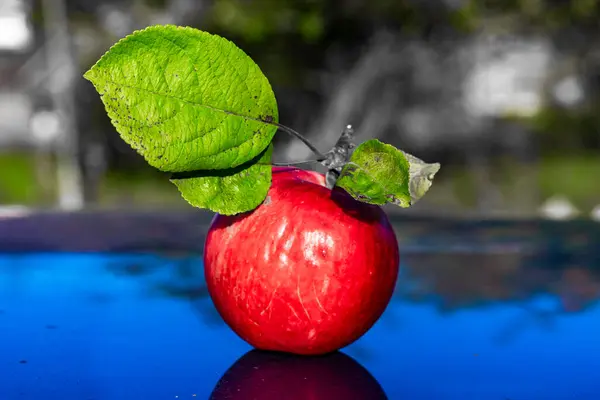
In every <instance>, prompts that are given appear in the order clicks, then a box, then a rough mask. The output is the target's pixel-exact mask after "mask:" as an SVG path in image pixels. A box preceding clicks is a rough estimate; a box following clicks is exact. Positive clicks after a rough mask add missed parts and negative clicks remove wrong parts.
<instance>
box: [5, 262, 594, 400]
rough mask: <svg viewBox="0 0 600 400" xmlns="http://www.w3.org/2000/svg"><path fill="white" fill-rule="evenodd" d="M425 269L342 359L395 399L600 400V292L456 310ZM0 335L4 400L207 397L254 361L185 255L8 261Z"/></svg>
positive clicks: (406, 278) (406, 281) (409, 279)
mask: <svg viewBox="0 0 600 400" xmlns="http://www.w3.org/2000/svg"><path fill="white" fill-rule="evenodd" d="M448 257H450V256H448ZM409 261H410V260H409ZM404 262H406V261H404V260H403V263H404ZM417 264H418V263H416V264H415V265H408V266H407V265H405V264H403V272H404V273H403V276H402V277H401V283H400V286H399V288H398V290H397V295H396V296H395V298H394V299H393V301H392V303H391V305H390V306H389V308H388V310H387V311H386V313H385V314H384V316H383V317H382V319H381V320H380V321H379V322H378V323H377V324H376V326H375V327H374V328H373V329H372V330H371V331H370V332H369V333H368V334H367V335H365V336H364V337H363V338H362V339H361V340H359V341H358V342H356V343H355V344H353V345H351V346H349V347H348V348H346V349H344V350H343V352H344V353H346V354H348V355H350V356H352V357H353V358H354V359H355V360H357V361H358V362H359V363H360V364H362V365H363V366H364V367H365V368H366V369H367V370H368V371H369V372H370V373H371V374H372V375H373V376H374V377H375V378H376V379H377V380H378V381H379V383H380V384H381V386H382V387H383V390H384V391H385V393H386V394H387V396H388V398H390V399H414V400H417V399H439V400H443V399H461V400H465V399H498V400H505V399H511V400H533V399H544V400H554V399H556V400H558V399H584V400H587V399H590V400H591V399H597V398H600V372H598V371H600V308H599V307H598V306H597V305H595V303H594V293H595V292H594V290H595V289H596V288H597V287H596V286H590V288H588V287H584V288H582V287H579V286H577V285H575V286H573V285H571V286H570V287H567V289H565V290H566V291H565V290H562V289H560V288H559V289H560V290H557V292H560V293H566V294H565V295H564V296H562V298H559V297H556V296H555V295H554V294H549V293H544V291H543V290H542V291H539V293H537V294H534V293H535V292H536V291H534V290H533V287H535V285H532V289H531V292H530V293H520V294H519V296H516V295H514V296H513V293H508V295H506V296H504V297H505V298H506V299H505V300H497V299H496V300H493V301H492V300H490V301H483V300H481V299H475V300H478V301H471V302H470V303H469V302H467V301H463V302H462V303H460V302H459V303H460V304H459V305H456V304H454V305H452V306H448V304H447V303H448V301H447V297H448V295H447V294H443V293H445V292H444V290H446V291H447V289H440V290H436V289H435V288H431V286H435V285H434V282H435V281H436V279H437V278H439V277H440V276H442V275H443V274H444V273H445V272H444V269H443V266H441V267H440V268H438V269H434V270H433V272H430V273H429V275H427V274H425V275H426V276H427V278H423V276H425V275H423V276H421V278H420V279H417V278H415V276H414V275H415V270H417V269H418V267H419V266H420V265H425V264H418V265H417ZM482 268H483V266H482ZM498 268H501V267H498ZM586 268H587V267H586ZM423 269H425V267H423ZM538 270H539V269H538ZM421 272H422V271H421ZM436 274H437V275H436ZM436 276H437V278H436ZM561 276H562V275H561ZM442 278H443V277H442ZM458 279H459V280H461V279H465V280H468V277H458ZM532 279H533V280H534V281H535V279H538V278H532ZM561 279H562V278H561ZM442 280H443V279H442ZM561 282H562V280H560V279H557V280H556V282H554V284H555V285H554V286H555V287H558V286H557V285H559V284H560V283H561ZM485 284H489V283H485V282H484V283H482V285H485ZM476 285H477V284H475V286H476ZM582 285H583V286H585V284H582ZM580 286H581V285H580ZM423 287H429V288H428V289H423ZM510 287H513V286H510ZM584 289H585V290H584ZM456 290H457V295H460V293H458V292H461V293H462V292H464V291H465V290H466V289H464V288H462V289H461V288H460V287H459V288H458V289H456ZM561 290H562V291H561ZM590 292H591V293H592V294H591V295H590V294H589V293H590ZM569 293H570V294H569ZM573 293H574V294H573ZM581 293H587V294H586V295H585V296H587V297H585V296H583V297H585V299H584V300H585V301H583V300H581V299H580V300H581V301H579V302H578V303H577V305H579V306H577V307H575V308H573V301H574V300H573V298H574V297H573V296H575V297H577V296H578V297H577V298H581V297H582V295H581ZM417 294H418V295H417ZM499 297H502V296H499ZM517 297H518V298H520V300H518V301H517V300H516V299H517ZM416 298H419V299H420V300H419V301H417V300H415V299H416ZM484 300H485V299H484ZM455 303H456V302H455ZM569 310H570V311H573V312H567V311H569ZM0 333H1V338H2V340H1V341H0V377H1V378H0V399H83V400H86V399H89V400H91V399H95V400H104V399H107V400H113V399H175V398H179V399H194V398H200V399H206V398H208V396H209V394H210V393H211V392H212V390H213V388H214V387H215V385H216V383H217V381H218V380H219V379H220V377H221V376H222V375H223V374H224V373H225V371H226V370H227V369H228V368H229V367H230V366H231V365H232V364H233V363H234V362H235V361H236V360H237V359H238V358H239V357H241V356H242V355H243V354H244V353H246V352H247V351H249V350H250V347H249V346H247V345H246V344H245V343H244V342H242V341H241V340H240V339H238V338H237V336H235V335H234V334H233V333H232V332H231V331H230V330H229V329H228V328H227V327H226V326H225V325H223V323H222V322H221V321H220V319H219V317H218V316H217V315H216V313H215V311H214V309H213V308H212V306H211V303H210V300H209V299H208V297H207V296H206V292H205V290H204V289H203V287H202V270H201V262H200V258H199V257H185V256H181V255H179V256H171V257H167V256H162V257H161V256H151V255H143V256H140V255H100V254H85V255H84V254H24V255H0Z"/></svg>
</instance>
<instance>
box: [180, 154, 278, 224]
mask: <svg viewBox="0 0 600 400" xmlns="http://www.w3.org/2000/svg"><path fill="white" fill-rule="evenodd" d="M272 154H273V145H272V144H270V145H269V146H268V147H267V148H266V149H265V150H264V151H263V152H262V153H261V154H259V155H258V156H257V157H256V158H255V159H253V160H250V161H249V162H247V163H245V164H242V165H240V166H238V167H236V168H229V169H223V170H218V171H196V172H191V173H180V174H175V176H174V177H173V178H172V179H171V182H173V183H174V184H175V185H176V186H177V188H178V189H179V191H180V192H181V195H182V196H183V198H184V199H185V200H186V201H187V202H188V203H190V204H191V205H193V206H196V207H200V208H208V209H210V210H212V211H214V212H218V213H220V214H223V215H233V214H237V213H241V212H246V211H250V210H253V209H254V208H256V207H258V206H259V205H260V203H262V202H263V201H264V199H265V198H266V197H267V192H268V191H269V187H270V186H271V155H272Z"/></svg>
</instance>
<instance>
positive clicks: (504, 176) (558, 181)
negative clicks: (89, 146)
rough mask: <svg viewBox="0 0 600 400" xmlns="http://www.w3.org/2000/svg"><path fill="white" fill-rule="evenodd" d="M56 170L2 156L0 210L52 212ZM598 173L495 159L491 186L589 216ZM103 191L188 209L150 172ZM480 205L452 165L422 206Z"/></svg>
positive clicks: (593, 167) (586, 159)
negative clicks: (559, 201)
mask: <svg viewBox="0 0 600 400" xmlns="http://www.w3.org/2000/svg"><path fill="white" fill-rule="evenodd" d="M40 163H42V165H39V164H40ZM36 164H37V165H36ZM53 166H54V164H53V161H52V160H44V159H41V158H40V157H39V156H36V155H35V154H31V153H26V152H21V153H12V154H0V170H1V171H3V172H8V173H2V174H0V204H23V205H27V206H32V207H48V206H52V205H53V203H54V198H55V195H56V193H55V190H56V189H55V187H56V185H55V176H54V174H53V172H52V171H53ZM598 171H600V157H597V156H596V155H594V154H579V155H552V156H547V157H545V158H543V159H542V160H540V161H539V162H538V163H536V164H530V165H521V164H518V163H516V162H514V160H510V159H496V160H494V161H493V163H492V165H491V167H490V177H491V184H492V185H493V187H494V188H495V190H497V191H498V193H500V196H501V198H502V201H501V208H502V211H519V212H522V211H523V210H519V207H522V202H521V200H522V198H523V197H524V196H525V197H526V195H527V194H526V193H523V192H522V190H523V187H522V185H521V186H519V184H518V181H519V179H520V177H522V176H524V175H530V174H533V176H534V182H535V187H533V188H531V187H528V188H526V189H527V190H532V191H534V192H535V194H536V196H537V197H538V199H539V201H540V202H541V201H544V200H545V199H547V198H549V197H551V196H554V195H562V196H566V197H567V198H568V199H569V201H571V202H572V203H573V204H574V205H575V206H576V207H577V208H579V209H580V210H581V211H582V212H584V213H588V212H589V211H591V209H592V208H593V207H594V206H595V205H597V204H599V203H600V191H599V190H598V187H599V185H598V183H597V182H598V177H597V174H598ZM595 182H596V183H595ZM98 185H99V186H98V190H97V193H98V198H97V201H96V202H95V204H94V206H95V207H101V208H139V207H142V208H150V209H151V208H170V209H173V208H174V209H185V208H186V207H189V205H188V204H187V203H186V202H185V201H184V200H183V199H182V198H181V196H180V195H179V192H178V190H177V188H176V187H175V186H174V185H172V184H171V183H170V182H169V180H168V178H167V177H166V176H165V175H164V174H161V173H160V172H158V171H154V170H152V169H151V168H150V167H148V168H143V169H141V170H137V171H118V170H113V171H108V172H107V173H106V174H105V175H104V177H103V178H102V179H101V180H100V181H99V183H98ZM477 200H478V188H477V183H476V178H475V177H474V174H473V170H469V169H467V168H466V167H464V166H456V165H447V166H444V167H443V168H442V171H441V173H440V174H439V175H438V176H437V177H436V181H435V184H434V185H433V187H432V189H431V190H430V192H429V193H428V194H427V196H425V198H424V199H423V200H422V201H423V202H425V203H426V204H428V205H430V206H431V207H436V208H448V209H451V210H453V211H458V212H460V211H466V210H469V209H473V208H474V207H476V206H477ZM537 206H539V204H537ZM529 211H531V212H534V211H535V210H529Z"/></svg>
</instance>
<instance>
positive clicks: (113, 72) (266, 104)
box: [84, 25, 278, 172]
mask: <svg viewBox="0 0 600 400" xmlns="http://www.w3.org/2000/svg"><path fill="white" fill-rule="evenodd" d="M84 76H85V78H86V79H88V80H89V81H91V82H92V83H93V84H94V86H95V87H96V90H97V91H98V92H99V93H100V96H101V97H102V102H103V103H104V105H105V107H106V110H107V112H108V115H109V117H110V118H111V120H112V123H113V125H114V126H115V127H116V129H117V131H118V132H119V133H120V135H121V137H122V138H123V140H125V142H127V143H128V144H129V145H131V146H132V147H133V148H134V149H135V150H136V151H138V152H139V153H140V154H141V155H142V156H143V157H144V158H145V159H146V160H147V161H148V163H149V164H150V165H152V166H154V167H155V168H158V169H160V170H162V171H168V172H186V171H195V170H210V169H228V168H232V167H236V166H239V165H242V164H244V163H246V162H247V161H249V160H251V159H253V158H255V157H256V156H257V155H259V154H261V153H262V152H263V150H265V149H266V148H267V146H268V145H269V143H270V142H271V140H272V138H273V135H274V134H275V131H276V130H277V127H276V126H274V125H272V124H269V123H268V122H274V123H276V122H277V121H278V111H277V103H276V100H275V95H274V94H273V90H272V89H271V86H270V84H269V82H268V80H267V78H266V77H265V76H264V75H263V73H262V72H261V70H260V68H259V67H258V66H257V65H256V64H255V63H254V62H253V61H252V59H250V57H248V56H247V55H246V54H245V53H244V52H243V51H242V50H240V49H239V48H238V47H236V46H235V45H234V44H233V43H231V42H230V41H228V40H226V39H224V38H222V37H219V36H216V35H212V34H210V33H207V32H202V31H199V30H197V29H193V28H188V27H185V28H183V27H176V26H172V25H165V26H152V27H149V28H146V29H144V30H141V31H136V32H134V33H133V34H131V35H129V36H127V37H125V38H124V39H122V40H120V41H119V42H118V43H117V44H115V45H114V46H113V47H111V48H110V50H109V51H108V52H107V53H106V54H104V56H102V58H100V60H98V62H97V63H96V64H95V65H94V66H93V67H92V68H91V69H90V70H89V71H88V72H86V73H85V75H84Z"/></svg>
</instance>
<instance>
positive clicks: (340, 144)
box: [321, 125, 356, 189]
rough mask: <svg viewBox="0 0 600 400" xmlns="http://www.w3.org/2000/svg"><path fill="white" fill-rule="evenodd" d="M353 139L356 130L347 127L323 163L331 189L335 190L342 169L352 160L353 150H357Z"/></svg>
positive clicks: (326, 179) (350, 126)
mask: <svg viewBox="0 0 600 400" xmlns="http://www.w3.org/2000/svg"><path fill="white" fill-rule="evenodd" d="M353 138H354V129H352V125H346V128H344V130H343V131H342V135H341V136H340V138H339V139H338V141H337V142H336V143H335V146H333V148H332V149H331V150H329V151H328V152H327V154H326V157H325V160H323V161H322V162H321V164H322V165H323V166H325V167H327V169H328V171H327V174H326V175H325V182H326V186H327V187H328V188H329V189H333V187H334V186H335V184H336V182H337V180H338V178H339V177H340V174H341V172H342V168H344V166H345V165H346V164H347V163H348V161H349V160H350V155H351V154H352V150H354V149H355V148H356V144H354V141H353Z"/></svg>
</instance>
